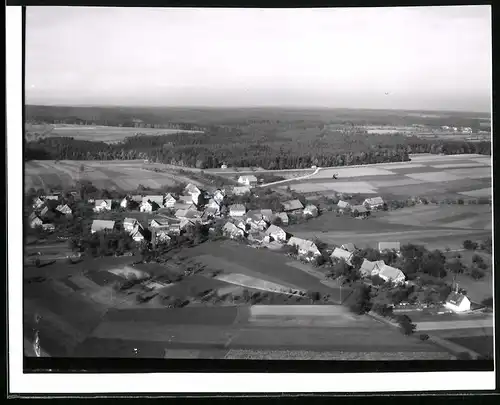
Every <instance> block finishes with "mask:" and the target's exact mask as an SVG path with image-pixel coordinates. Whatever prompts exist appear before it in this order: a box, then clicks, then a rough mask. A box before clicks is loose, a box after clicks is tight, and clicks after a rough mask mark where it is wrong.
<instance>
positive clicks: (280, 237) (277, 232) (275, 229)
mask: <svg viewBox="0 0 500 405" xmlns="http://www.w3.org/2000/svg"><path fill="white" fill-rule="evenodd" d="M266 235H269V236H270V237H271V238H273V239H274V240H276V241H278V242H285V241H286V232H285V231H284V230H283V229H282V228H280V227H279V226H276V225H271V226H269V228H267V229H266Z"/></svg>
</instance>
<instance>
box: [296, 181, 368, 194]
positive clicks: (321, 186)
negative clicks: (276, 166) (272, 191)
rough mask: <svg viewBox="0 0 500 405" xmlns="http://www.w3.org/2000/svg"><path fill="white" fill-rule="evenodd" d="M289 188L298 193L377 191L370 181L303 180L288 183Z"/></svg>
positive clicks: (365, 192)
mask: <svg viewBox="0 0 500 405" xmlns="http://www.w3.org/2000/svg"><path fill="white" fill-rule="evenodd" d="M290 188H291V189H292V190H294V191H297V192H299V193H314V192H318V191H325V192H329V191H330V192H331V191H336V192H340V193H364V194H375V193H376V192H377V191H376V189H375V188H374V187H373V185H371V184H370V183H367V182H364V181H353V182H337V181H332V182H325V183H316V182H304V183H298V184H293V185H290Z"/></svg>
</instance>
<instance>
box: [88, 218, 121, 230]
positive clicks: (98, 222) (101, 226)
mask: <svg viewBox="0 0 500 405" xmlns="http://www.w3.org/2000/svg"><path fill="white" fill-rule="evenodd" d="M113 229H115V221H105V220H102V219H94V222H92V228H90V232H91V233H95V232H99V231H112V230H113Z"/></svg>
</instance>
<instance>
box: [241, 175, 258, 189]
mask: <svg viewBox="0 0 500 405" xmlns="http://www.w3.org/2000/svg"><path fill="white" fill-rule="evenodd" d="M238 183H239V184H243V185H245V186H251V185H254V184H257V177H255V176H254V175H253V174H250V175H246V176H240V177H238Z"/></svg>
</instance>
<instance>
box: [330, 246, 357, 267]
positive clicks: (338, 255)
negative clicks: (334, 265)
mask: <svg viewBox="0 0 500 405" xmlns="http://www.w3.org/2000/svg"><path fill="white" fill-rule="evenodd" d="M330 258H331V259H332V261H337V260H344V261H345V262H346V263H347V264H348V265H351V258H352V253H351V252H348V251H347V250H344V249H339V248H335V249H334V250H333V252H332V254H331V255H330Z"/></svg>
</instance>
